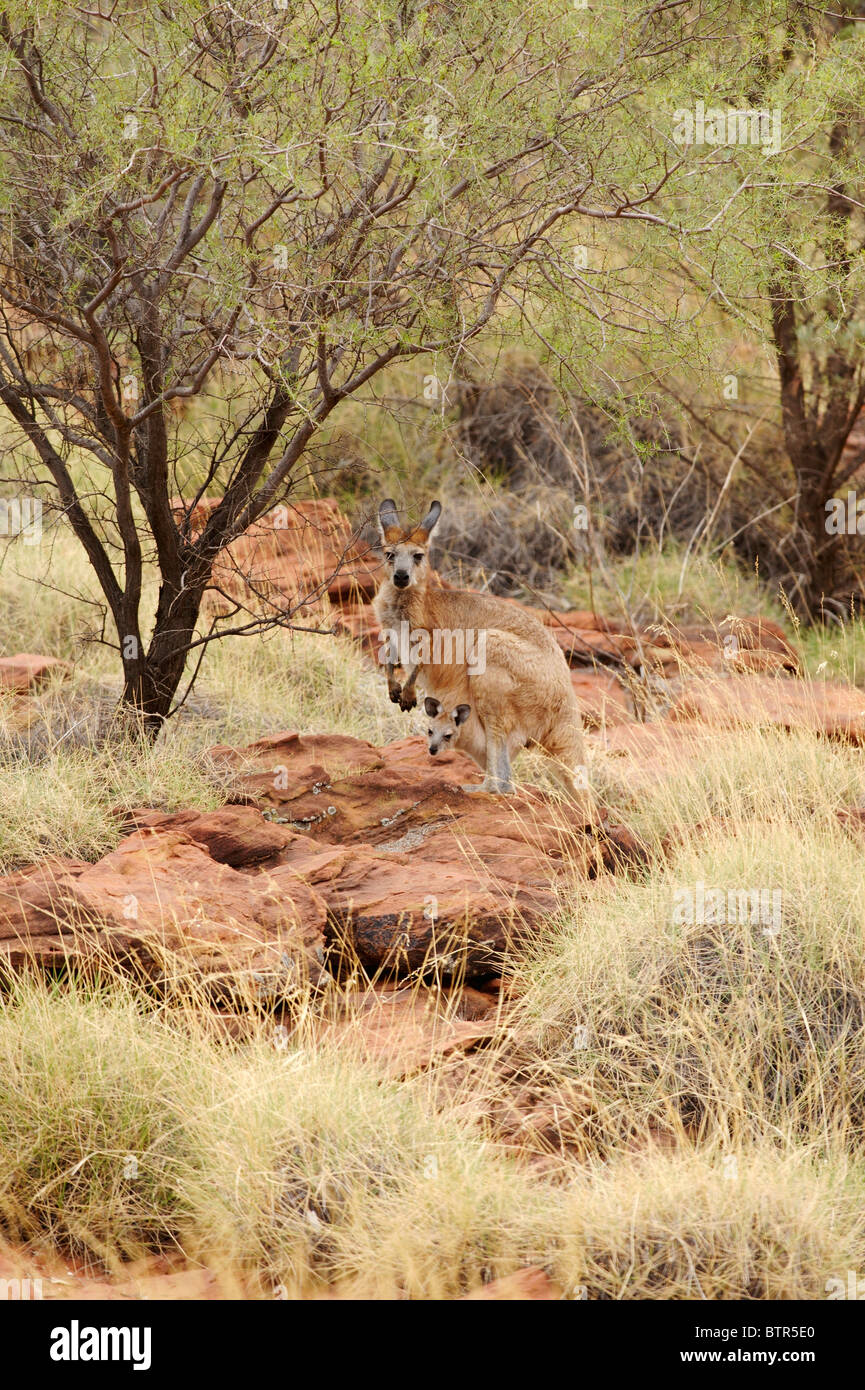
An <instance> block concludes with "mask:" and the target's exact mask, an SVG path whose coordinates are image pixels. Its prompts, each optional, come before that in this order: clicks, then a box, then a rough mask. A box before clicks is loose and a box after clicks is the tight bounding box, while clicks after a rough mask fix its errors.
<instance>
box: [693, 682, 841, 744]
mask: <svg viewBox="0 0 865 1390" xmlns="http://www.w3.org/2000/svg"><path fill="white" fill-rule="evenodd" d="M670 717H671V718H672V719H674V720H692V719H695V720H700V721H702V722H703V723H706V724H711V725H715V726H719V727H722V728H730V727H741V726H753V727H756V728H760V727H764V728H765V727H766V726H773V727H775V728H781V729H787V730H795V729H802V730H807V731H809V732H811V733H815V734H822V735H824V736H825V737H826V738H832V739H842V740H845V741H847V742H849V743H854V744H857V745H859V744H862V743H863V742H865V691H862V690H858V689H856V688H855V687H854V686H843V685H830V684H829V683H828V682H827V681H816V680H808V681H805V680H802V681H799V680H791V679H788V678H786V677H778V678H773V677H771V676H730V677H728V678H727V679H726V680H722V679H712V678H703V677H694V678H692V679H690V680H689V681H688V682H687V684H686V685H685V687H684V689H683V691H682V693H681V695H679V697H678V698H677V699H676V701H675V702H674V704H673V706H672V708H671V710H670Z"/></svg>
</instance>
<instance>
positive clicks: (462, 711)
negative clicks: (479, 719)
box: [454, 705, 472, 728]
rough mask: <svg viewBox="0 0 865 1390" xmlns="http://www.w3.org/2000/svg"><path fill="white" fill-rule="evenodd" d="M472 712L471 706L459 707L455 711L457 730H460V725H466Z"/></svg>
mask: <svg viewBox="0 0 865 1390" xmlns="http://www.w3.org/2000/svg"><path fill="white" fill-rule="evenodd" d="M471 712H472V707H471V705H457V707H456V709H455V710H454V723H455V724H456V726H457V728H459V726H460V724H465V722H466V720H467V719H468V717H469V715H470V714H471Z"/></svg>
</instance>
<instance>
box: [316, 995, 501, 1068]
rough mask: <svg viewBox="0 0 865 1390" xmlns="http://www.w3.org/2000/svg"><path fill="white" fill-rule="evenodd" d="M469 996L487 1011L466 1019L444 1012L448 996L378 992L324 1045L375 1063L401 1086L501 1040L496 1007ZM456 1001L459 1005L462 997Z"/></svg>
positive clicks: (326, 1033) (326, 1032)
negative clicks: (445, 1059) (409, 1078)
mask: <svg viewBox="0 0 865 1390" xmlns="http://www.w3.org/2000/svg"><path fill="white" fill-rule="evenodd" d="M468 993H469V994H470V995H472V996H475V997H476V998H477V999H481V1000H484V999H485V1001H486V1007H485V1008H483V1009H479V1008H477V1006H475V1007H474V1008H471V1007H470V1008H469V1009H468V1010H467V1012H469V1013H472V1014H474V1015H475V1016H473V1017H469V1018H465V1017H462V1018H461V1017H459V1016H458V1015H455V1013H454V1012H452V1011H447V1010H446V1008H445V1007H443V1005H446V1004H447V1002H448V992H447V991H446V990H443V991H437V992H433V991H428V990H423V991H418V990H416V989H411V988H407V987H403V988H401V989H391V990H388V989H386V988H383V987H381V986H379V987H377V988H376V987H373V988H371V989H369V990H367V991H366V993H365V994H364V995H363V997H362V999H361V1000H360V1001H359V1006H358V1007H357V1008H356V1009H355V1011H354V1012H353V1013H352V1016H351V1017H350V1018H346V1019H342V1020H337V1021H335V1022H334V1023H331V1024H329V1025H328V1026H327V1027H326V1028H325V1029H323V1030H322V1033H321V1039H322V1041H323V1042H324V1043H325V1044H327V1045H331V1046H336V1047H337V1048H339V1050H340V1051H341V1052H345V1051H349V1052H351V1053H353V1054H354V1055H356V1056H359V1057H361V1058H362V1059H363V1060H364V1061H366V1062H371V1063H372V1064H373V1065H374V1066H375V1067H376V1068H377V1069H379V1070H380V1071H381V1072H382V1073H383V1074H384V1075H385V1076H387V1077H389V1078H391V1079H392V1080H402V1079H404V1078H405V1077H407V1076H412V1075H415V1074H417V1073H418V1072H422V1071H425V1070H427V1068H428V1067H430V1066H431V1065H432V1064H433V1062H435V1061H438V1060H440V1059H441V1058H443V1057H448V1056H450V1055H452V1054H454V1053H459V1052H463V1053H465V1052H473V1051H474V1050H475V1049H476V1048H478V1047H480V1046H482V1045H483V1044H484V1043H485V1042H488V1041H489V1040H490V1039H491V1038H493V1037H495V1036H496V1034H497V1032H498V1031H499V1030H498V1029H497V1026H496V1022H495V1020H496V1013H497V1010H496V1001H495V1000H494V999H489V998H488V997H486V996H483V995H479V994H478V991H476V990H469V991H468ZM456 997H457V1002H459V1001H460V996H459V992H457V996H456Z"/></svg>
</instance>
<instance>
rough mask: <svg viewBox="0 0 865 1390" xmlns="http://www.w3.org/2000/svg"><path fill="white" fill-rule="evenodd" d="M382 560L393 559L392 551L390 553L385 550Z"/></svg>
mask: <svg viewBox="0 0 865 1390" xmlns="http://www.w3.org/2000/svg"><path fill="white" fill-rule="evenodd" d="M384 558H385V559H386V560H392V559H393V551H392V550H386V551H385V552H384Z"/></svg>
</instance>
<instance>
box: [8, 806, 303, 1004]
mask: <svg viewBox="0 0 865 1390" xmlns="http://www.w3.org/2000/svg"><path fill="white" fill-rule="evenodd" d="M167 819H168V821H169V822H170V821H171V820H172V819H173V818H167ZM203 819H205V820H206V821H207V822H208V828H209V829H212V824H213V817H204V818H203ZM268 829H270V827H268ZM326 917H327V910H326V906H325V902H324V899H323V898H322V897H321V895H320V894H319V893H317V892H316V890H315V889H314V888H311V887H310V886H309V885H308V884H306V883H304V882H303V881H302V880H301V879H299V878H298V877H297V875H296V874H295V873H293V872H292V870H291V869H287V868H281V869H280V868H275V869H274V870H273V872H268V873H265V872H262V873H259V874H257V875H256V876H255V877H251V876H248V875H246V874H244V873H241V872H240V871H239V870H237V869H234V868H232V867H231V866H230V865H229V864H227V863H220V862H219V861H218V860H216V859H214V858H213V857H212V855H211V854H210V853H209V851H208V849H207V848H206V847H205V845H204V843H203V842H201V843H199V842H197V841H196V840H195V839H194V838H193V837H192V836H190V835H189V834H187V833H186V832H185V830H182V829H178V828H176V827H175V826H174V825H172V824H170V823H169V824H164V825H162V826H161V827H160V828H158V829H145V830H140V831H136V832H135V833H133V834H132V835H129V836H127V837H126V838H125V839H124V840H122V841H121V843H120V844H119V845H118V847H117V849H115V850H114V851H112V853H110V854H108V855H106V856H105V857H104V858H103V859H101V860H100V861H99V862H98V863H96V864H82V863H80V862H74V863H66V862H63V861H57V860H55V861H51V862H47V863H45V864H42V865H39V866H38V867H36V868H34V869H31V870H27V871H24V872H21V873H17V874H11V875H8V876H7V877H5V878H0V955H2V957H3V958H5V961H6V963H7V964H8V965H9V966H11V967H13V968H15V967H21V966H23V965H25V964H26V963H28V962H32V961H36V962H38V963H39V964H40V965H41V966H43V967H46V968H58V967H61V966H65V965H67V964H68V963H70V962H73V963H75V964H76V965H81V966H86V967H94V966H98V965H99V964H100V963H107V962H109V961H111V962H114V963H117V962H120V963H123V964H127V965H134V967H135V969H136V970H138V971H143V972H144V973H145V974H146V975H148V976H149V977H151V978H153V979H157V980H161V981H163V982H165V983H171V984H175V985H181V984H182V983H183V981H184V980H185V979H189V980H191V981H193V982H194V983H196V984H197V985H203V986H204V987H206V988H207V989H209V990H212V991H213V992H215V993H220V992H225V991H228V992H231V993H237V992H240V993H242V994H243V995H245V996H246V997H262V998H267V997H270V996H277V995H279V994H280V993H281V992H284V991H285V989H287V988H288V989H290V988H291V987H292V986H293V985H294V984H296V983H297V982H298V981H299V979H300V978H302V977H309V978H312V979H313V980H314V981H315V982H318V981H320V979H321V978H322V962H323V960H324V946H325V936H324V928H325V923H326Z"/></svg>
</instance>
